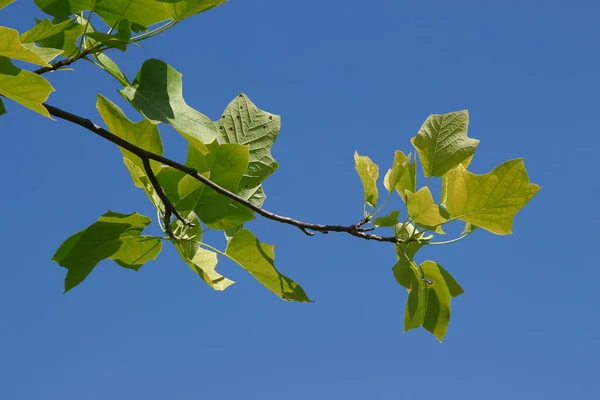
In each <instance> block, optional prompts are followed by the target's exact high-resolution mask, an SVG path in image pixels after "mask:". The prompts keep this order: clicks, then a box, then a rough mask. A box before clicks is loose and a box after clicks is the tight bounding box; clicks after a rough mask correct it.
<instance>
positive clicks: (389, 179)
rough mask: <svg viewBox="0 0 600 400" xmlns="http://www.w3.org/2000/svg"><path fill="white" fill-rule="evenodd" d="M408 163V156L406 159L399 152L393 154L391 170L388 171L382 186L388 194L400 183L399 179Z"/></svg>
mask: <svg viewBox="0 0 600 400" xmlns="http://www.w3.org/2000/svg"><path fill="white" fill-rule="evenodd" d="M409 163H410V154H409V155H408V157H407V156H406V155H405V154H404V153H403V152H401V151H400V150H396V153H395V154H394V162H393V164H392V168H390V169H388V171H387V173H386V174H385V176H384V178H383V186H385V188H386V189H387V190H388V192H391V191H392V190H394V189H395V188H396V186H397V185H398V183H400V179H401V178H402V175H404V173H405V171H406V168H407V167H408V165H409Z"/></svg>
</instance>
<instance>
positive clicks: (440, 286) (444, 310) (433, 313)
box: [420, 261, 464, 342]
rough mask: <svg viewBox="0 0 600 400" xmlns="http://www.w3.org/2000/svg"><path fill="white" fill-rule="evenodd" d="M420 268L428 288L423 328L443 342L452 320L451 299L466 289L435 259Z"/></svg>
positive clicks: (422, 282) (423, 281) (422, 283)
mask: <svg viewBox="0 0 600 400" xmlns="http://www.w3.org/2000/svg"><path fill="white" fill-rule="evenodd" d="M420 269H421V271H422V273H423V279H422V280H421V286H423V287H425V289H426V290H427V301H426V303H427V307H426V310H425V316H424V319H423V328H425V329H427V330H428V331H429V332H431V333H433V334H434V336H435V337H436V338H438V340H439V341H440V342H441V341H442V340H443V339H444V336H446V331H447V330H448V323H449V322H450V300H452V298H453V297H456V296H459V295H461V294H462V293H464V290H463V289H462V287H460V285H459V284H458V282H456V280H454V278H453V277H452V275H450V274H449V273H448V271H446V270H445V269H444V268H442V266H441V265H439V264H437V263H435V262H433V261H425V262H423V263H422V264H421V266H420Z"/></svg>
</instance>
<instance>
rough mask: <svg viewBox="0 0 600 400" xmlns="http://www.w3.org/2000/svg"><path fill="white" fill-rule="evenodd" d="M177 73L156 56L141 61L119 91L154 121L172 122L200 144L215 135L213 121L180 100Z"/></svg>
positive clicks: (212, 138)
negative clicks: (139, 65)
mask: <svg viewBox="0 0 600 400" xmlns="http://www.w3.org/2000/svg"><path fill="white" fill-rule="evenodd" d="M181 76H182V75H181V74H180V73H179V72H177V71H176V70H175V69H174V68H172V67H171V66H170V65H168V64H165V63H164V62H162V61H160V60H156V59H150V60H147V61H145V62H144V64H143V65H142V68H141V69H140V70H139V72H138V74H137V76H136V77H135V79H134V80H133V83H132V84H131V86H127V87H125V88H124V89H122V90H120V92H121V94H122V95H123V97H125V99H126V100H127V101H129V102H130V103H131V105H132V106H133V107H135V108H136V109H138V110H139V111H140V112H141V113H142V114H144V115H145V116H146V118H148V119H150V120H152V121H153V122H155V123H158V122H164V123H166V124H170V125H172V126H173V127H174V128H175V129H176V130H177V131H179V132H180V133H182V134H185V135H188V136H192V137H194V138H196V139H198V140H200V141H201V142H203V143H211V142H212V141H213V140H215V139H216V138H217V136H218V135H217V128H216V126H215V124H214V123H213V122H212V121H211V120H210V119H209V118H208V117H207V116H205V115H204V114H202V113H200V112H199V111H196V110H194V109H193V108H191V107H190V106H188V105H187V104H186V102H185V100H184V99H183V89H182V81H181Z"/></svg>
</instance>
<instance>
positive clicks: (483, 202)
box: [446, 158, 540, 235]
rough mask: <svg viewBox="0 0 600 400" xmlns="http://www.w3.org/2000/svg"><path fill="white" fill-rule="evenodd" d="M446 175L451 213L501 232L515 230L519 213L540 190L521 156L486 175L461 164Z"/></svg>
mask: <svg viewBox="0 0 600 400" xmlns="http://www.w3.org/2000/svg"><path fill="white" fill-rule="evenodd" d="M446 179H447V186H448V188H447V199H446V206H447V207H446V208H447V210H448V212H449V213H450V215H452V217H453V218H456V219H460V220H463V221H465V222H470V223H471V224H473V225H476V226H478V227H479V228H482V229H486V230H488V231H490V232H493V233H496V234H498V235H508V234H510V233H512V223H513V219H514V217H515V215H516V214H517V212H518V211H519V210H520V209H521V208H523V207H524V206H525V204H527V202H529V200H531V199H532V198H533V196H535V194H536V193H537V192H538V191H539V190H540V187H539V186H538V185H536V184H533V183H530V182H529V177H528V176H527V171H526V169H525V163H524V162H523V159H520V158H519V159H514V160H510V161H506V162H505V163H503V164H500V165H499V166H497V167H496V168H494V170H492V171H491V172H489V173H487V174H484V175H477V174H473V173H471V172H469V171H467V170H466V169H465V167H464V166H462V165H459V166H458V167H457V168H455V169H453V170H452V171H450V172H448V174H447V175H446Z"/></svg>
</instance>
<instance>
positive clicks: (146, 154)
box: [44, 104, 416, 244]
mask: <svg viewBox="0 0 600 400" xmlns="http://www.w3.org/2000/svg"><path fill="white" fill-rule="evenodd" d="M44 107H46V109H47V110H48V112H49V113H50V115H52V116H54V117H56V118H59V119H63V120H65V121H69V122H72V123H74V124H76V125H79V126H81V127H83V128H85V129H87V130H89V131H91V132H94V133H95V134H96V135H98V136H100V137H102V138H104V139H106V140H108V141H110V142H112V143H114V144H116V145H117V146H119V147H121V148H123V149H125V150H128V151H130V152H132V153H133V154H135V155H137V156H138V157H140V158H141V159H142V160H144V159H149V160H154V161H158V162H160V163H162V164H165V165H168V166H169V167H172V168H175V169H177V170H179V171H181V172H184V173H185V174H187V175H189V176H191V177H192V178H194V179H196V180H197V181H199V182H201V183H203V184H205V185H206V186H208V187H210V188H212V189H214V190H215V191H216V192H217V193H219V194H222V195H223V196H225V197H228V198H230V199H231V200H233V201H235V202H236V203H239V204H241V205H243V206H245V207H248V208H249V209H250V210H252V211H254V212H255V213H257V214H259V215H261V216H263V217H265V218H267V219H270V220H272V221H277V222H281V223H283V224H287V225H292V226H295V227H297V228H299V229H300V230H301V231H303V232H304V233H306V232H308V231H313V232H322V233H327V232H345V233H347V234H349V235H352V236H355V237H358V238H361V239H365V240H374V241H378V242H388V243H395V244H398V243H403V242H406V241H405V240H402V239H399V238H396V237H394V236H391V237H384V236H379V235H375V234H370V233H366V232H364V231H362V230H361V228H360V227H357V226H356V224H355V225H350V226H346V225H325V224H313V223H308V222H302V221H298V220H295V219H293V218H290V217H284V216H281V215H278V214H274V213H272V212H270V211H267V210H265V209H262V208H260V207H258V206H256V205H254V204H252V203H251V202H249V201H248V200H246V199H244V198H242V197H240V196H238V195H237V194H235V193H233V192H230V191H229V190H227V189H225V188H223V187H221V186H219V185H217V184H216V183H214V182H213V181H211V180H210V179H208V178H206V177H204V176H202V175H200V174H199V173H198V172H197V171H196V170H195V169H194V168H191V167H188V166H186V165H183V164H180V163H178V162H176V161H173V160H171V159H169V158H166V157H163V156H161V155H158V154H155V153H152V152H150V151H148V150H145V149H142V148H141V147H138V146H136V145H134V144H132V143H130V142H128V141H126V140H124V139H122V138H120V137H119V136H117V135H115V134H113V133H111V132H109V131H107V130H106V129H103V128H101V127H99V126H98V125H96V124H94V123H93V122H92V121H91V120H89V119H87V118H83V117H80V116H78V115H75V114H71V113H70V112H68V111H65V110H62V109H60V108H57V107H54V106H51V105H50V104H44ZM159 186H160V185H159ZM361 222H362V221H361ZM309 233H310V232H309ZM409 240H411V241H412V240H416V239H409ZM409 240H407V241H409Z"/></svg>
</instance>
